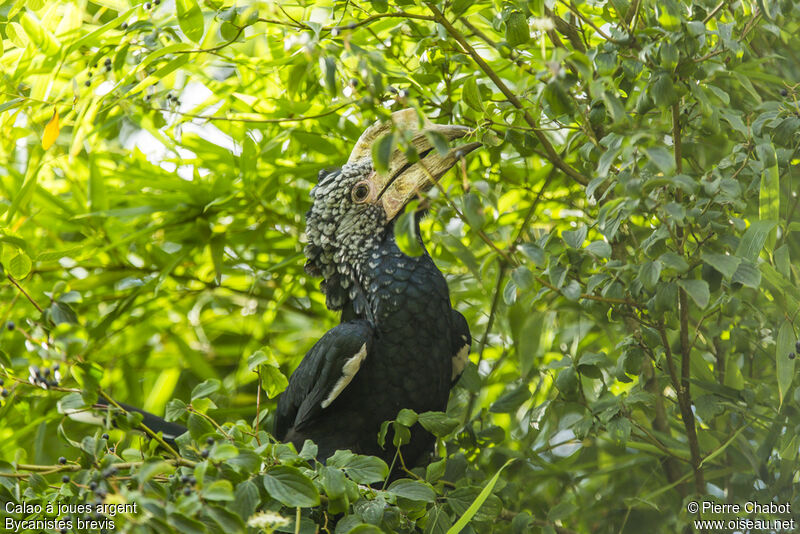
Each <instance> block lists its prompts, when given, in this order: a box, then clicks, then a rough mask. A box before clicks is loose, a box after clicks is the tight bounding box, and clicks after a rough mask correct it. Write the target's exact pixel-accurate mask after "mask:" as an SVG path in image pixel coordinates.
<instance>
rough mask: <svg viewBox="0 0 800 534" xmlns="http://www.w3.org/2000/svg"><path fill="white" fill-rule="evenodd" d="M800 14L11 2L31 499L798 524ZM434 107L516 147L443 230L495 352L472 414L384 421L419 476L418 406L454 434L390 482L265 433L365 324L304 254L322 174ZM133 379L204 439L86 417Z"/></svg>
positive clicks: (130, 396)
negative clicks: (300, 376) (740, 511)
mask: <svg viewBox="0 0 800 534" xmlns="http://www.w3.org/2000/svg"><path fill="white" fill-rule="evenodd" d="M798 15H800V11H799V8H798V7H797V6H796V5H795V4H793V3H791V2H788V1H773V0H764V1H761V0H759V1H758V2H746V1H741V2H740V1H736V2H732V3H726V2H720V3H717V2H716V0H714V1H708V0H692V1H689V0H683V1H678V0H667V1H659V2H655V1H641V0H634V1H633V2H628V1H627V0H611V1H604V0H600V1H597V2H594V3H574V2H572V1H571V0H563V1H562V0H558V1H554V0H547V1H544V2H542V1H531V2H506V3H502V4H496V3H493V2H487V1H482V0H479V1H475V2H467V1H463V0H456V1H455V2H452V3H439V4H436V3H424V4H422V5H417V4H415V3H413V2H408V1H405V0H396V1H392V2H388V1H386V0H380V1H378V0H376V1H372V2H370V3H364V4H363V5H362V4H359V3H355V2H310V1H308V2H306V1H300V2H299V3H296V4H286V3H267V2H265V3H259V2H255V3H245V4H238V3H237V4H232V3H229V2H220V3H213V2H203V3H199V2H197V1H196V0H175V1H174V2H167V1H163V2H162V1H160V0H151V1H150V2H147V3H144V4H129V3H128V2H125V1H110V0H104V1H88V2H54V1H46V0H37V1H27V2H25V1H22V0H14V1H7V2H4V3H2V4H0V17H2V22H3V26H2V29H0V31H1V32H2V36H3V40H2V41H0V43H1V44H2V47H0V51H2V57H0V64H1V65H0V67H1V70H2V72H3V75H2V81H0V83H1V84H2V91H3V95H4V96H3V99H2V100H1V101H0V121H2V129H3V132H5V135H4V136H3V137H2V139H0V158H1V159H0V161H2V162H3V164H2V165H0V221H2V226H0V244H2V253H1V254H0V264H2V274H3V283H2V284H1V285H0V320H2V322H3V323H4V324H7V328H6V330H5V331H4V332H3V333H2V334H0V349H1V351H0V376H1V377H2V380H3V385H2V388H3V398H2V406H1V407H0V459H2V460H3V461H2V462H0V500H2V501H3V502H14V503H21V502H26V503H29V504H41V505H42V506H45V505H46V504H47V503H60V504H72V505H78V504H82V503H90V504H93V503H96V502H100V503H118V504H120V503H136V504H137V506H138V509H137V512H136V513H122V514H120V515H117V516H115V517H113V520H114V524H115V528H117V529H120V530H123V531H126V532H150V531H158V532H162V531H164V532H169V531H180V532H206V531H210V532H219V531H226V532H241V531H244V530H246V529H247V530H249V531H258V530H263V531H267V532H269V531H273V530H276V531H281V532H298V531H299V532H314V531H315V530H316V529H320V530H321V531H324V532H336V533H345V532H352V533H367V532H379V531H385V532H412V531H422V532H426V533H440V532H447V533H448V534H450V533H454V532H458V531H460V532H471V531H475V532H490V531H496V532H509V531H511V532H528V531H531V530H533V531H536V530H539V531H542V532H553V531H557V532H589V531H614V532H639V531H643V530H647V531H652V532H659V531H663V532H675V531H679V530H682V529H684V528H685V527H686V526H687V525H688V524H689V522H690V521H691V520H692V519H694V517H695V516H693V515H691V514H689V513H688V512H687V511H686V503H687V502H689V501H692V500H695V501H696V500H709V501H718V502H728V503H744V502H746V501H757V502H769V501H771V500H775V501H776V502H789V503H791V504H792V507H793V509H795V510H800V497H798V491H797V484H796V481H797V477H798V468H797V465H798V463H797V455H798V447H799V446H800V444H799V443H798V438H797V436H798V435H799V434H800V428H798V427H799V425H800V413H798V410H797V403H798V400H800V390H798V388H797V387H796V380H795V379H794V375H795V361H796V359H795V353H796V352H797V351H798V350H800V349H796V348H795V342H796V338H797V335H798V325H797V313H796V312H797V310H798V305H799V304H800V302H799V301H800V290H798V287H800V285H799V284H798V274H799V273H798V272H797V268H796V264H797V258H798V257H800V242H798V240H797V232H798V231H799V230H800V223H798V222H797V221H795V220H794V218H795V217H796V209H797V199H798V197H797V194H796V189H797V182H795V179H796V178H797V174H798V169H797V165H798V161H800V156H798V142H799V141H800V140H799V139H798V135H797V132H798V126H800V115H799V114H798V113H799V112H800V110H799V109H798V101H797V96H798V88H797V86H796V85H794V84H793V83H792V82H791V81H792V80H797V79H799V78H800V63H798V59H797V54H796V50H798V49H800V41H799V40H798V39H799V38H798V35H799V34H800V32H798V30H800V17H799V16H798ZM409 106H412V107H416V108H418V109H419V110H421V111H422V112H424V113H425V114H427V115H428V116H429V117H431V118H432V119H433V120H435V121H439V122H449V121H452V122H454V123H459V124H466V125H470V126H472V127H474V128H475V130H476V133H475V134H474V136H475V138H477V139H479V140H481V141H482V142H483V143H484V149H483V150H481V151H478V152H476V153H474V154H472V155H470V157H469V158H468V160H467V161H466V162H464V163H463V165H462V166H461V167H460V169H458V170H457V171H456V172H453V173H451V176H450V177H448V178H446V179H445V180H444V182H443V183H442V184H441V185H442V187H441V188H439V189H435V190H434V191H433V192H432V193H431V195H430V198H429V199H428V200H427V202H428V203H429V204H430V205H431V212H432V216H430V217H428V218H427V219H425V221H424V223H423V227H422V233H423V236H422V237H423V239H424V241H425V242H426V244H427V248H428V250H429V252H430V253H431V255H432V256H433V257H434V258H435V260H436V262H437V264H438V265H439V267H440V268H441V269H442V270H443V272H445V273H447V276H448V278H449V284H450V289H451V296H452V299H453V301H454V302H455V303H456V307H457V308H458V309H459V310H460V311H461V312H462V313H464V314H465V316H466V317H467V319H468V321H469V323H470V325H471V328H472V331H473V334H474V337H475V338H476V340H477V341H476V343H475V345H474V346H473V351H474V352H473V354H472V355H471V357H470V358H471V362H470V364H469V365H468V367H467V369H466V371H465V373H464V375H463V376H462V378H461V380H460V382H459V384H458V386H457V387H456V389H455V390H454V394H453V396H452V399H451V403H450V406H449V408H448V413H447V414H434V413H427V414H415V413H413V412H409V411H403V412H401V413H400V414H398V418H397V420H395V421H394V422H390V423H387V428H388V425H392V426H393V429H394V434H393V436H394V443H385V446H386V447H394V448H398V447H399V451H400V453H399V454H398V455H397V457H396V463H397V464H398V465H401V464H402V441H403V437H404V436H405V435H407V429H408V427H409V426H411V425H414V424H421V425H422V426H424V427H425V428H427V429H429V430H430V431H432V432H433V433H434V434H436V435H437V436H438V437H439V438H440V439H439V442H438V446H437V454H438V456H437V457H436V458H435V459H434V460H433V461H432V462H431V463H430V464H429V465H427V466H422V467H417V468H414V469H413V470H410V471H405V472H404V473H405V476H404V477H402V478H399V479H397V480H393V481H388V480H386V477H387V475H388V473H389V466H387V465H386V464H385V463H383V462H382V461H381V460H379V459H377V458H371V457H364V456H359V455H355V454H352V453H348V452H340V453H337V455H336V456H334V457H333V458H331V460H330V461H329V462H328V463H327V465H321V464H318V463H317V462H315V461H314V460H313V457H314V452H315V447H314V445H313V444H311V443H307V444H306V446H305V447H304V448H303V450H302V451H295V450H293V448H292V447H291V446H289V445H285V444H280V443H275V442H274V440H273V439H272V438H271V437H270V436H269V435H268V434H267V433H266V432H265V431H264V429H267V428H269V427H270V424H271V408H272V407H273V406H274V397H275V396H276V395H277V394H278V393H280V391H281V390H282V389H283V388H284V387H285V385H286V376H287V375H288V374H289V373H290V371H291V370H292V369H293V368H294V367H295V366H296V365H297V363H298V362H299V359H300V358H301V357H302V355H303V354H304V353H305V351H306V349H307V348H309V347H310V346H311V344H312V343H313V342H314V340H316V339H318V338H319V337H320V336H321V335H322V333H323V332H325V331H326V330H327V329H328V328H330V327H331V326H333V325H334V324H335V321H336V317H334V316H333V315H332V314H331V313H329V312H327V311H326V310H325V307H324V299H323V298H322V296H321V295H320V293H319V291H318V290H317V288H316V286H317V281H315V280H312V279H309V278H308V277H307V276H306V275H305V274H304V272H303V269H302V263H303V261H302V240H301V234H302V229H303V217H302V215H303V213H304V212H305V210H306V209H307V207H308V204H309V201H308V196H307V195H308V191H309V189H310V188H311V186H312V184H313V183H314V181H315V179H316V175H317V173H318V171H319V170H320V169H323V168H330V167H334V166H337V165H340V164H341V163H342V162H343V161H344V160H345V158H346V154H347V153H348V151H349V149H350V147H352V145H353V143H354V142H355V140H356V139H357V137H358V135H359V134H360V132H361V131H362V130H363V128H364V127H365V126H366V125H367V124H369V123H371V122H372V121H374V120H378V119H382V118H386V117H387V116H388V114H389V113H390V111H391V110H394V109H400V108H404V107H409ZM437 141H439V142H440V141H441V140H437ZM393 144H398V145H399V146H400V147H401V148H404V149H406V150H408V147H404V145H403V139H402V136H401V135H400V132H395V133H393V134H392V135H389V136H387V137H386V138H384V139H382V140H381V142H380V143H378V144H377V145H376V148H375V153H374V154H373V157H374V159H375V163H376V165H378V166H380V164H381V161H382V160H384V159H385V154H387V153H388V152H389V151H390V150H391V148H392V146H393ZM409 220H410V219H403V221H404V222H408V221H409ZM413 231H414V225H413V224H399V225H398V232H399V236H398V237H399V239H400V242H402V243H407V244H409V245H408V246H409V247H413V246H414V245H416V243H417V241H416V238H415V236H413V235H409V232H413ZM410 252H415V251H411V250H410ZM417 252H418V251H417ZM56 365H57V366H58V367H56ZM29 375H30V377H29ZM62 375H63V376H62ZM106 394H108V395H111V396H112V397H113V398H115V399H118V400H124V401H125V402H128V403H130V404H134V405H138V406H142V407H144V408H146V409H148V410H150V411H154V412H157V413H164V412H166V414H167V416H168V417H169V418H170V419H180V420H182V421H184V422H185V423H186V424H187V426H188V427H189V429H190V434H189V435H187V436H185V437H184V438H182V439H181V440H180V442H179V446H178V448H177V450H175V449H171V450H170V449H166V448H164V447H159V441H158V440H157V439H156V440H146V439H139V438H135V437H134V435H133V433H132V432H130V430H131V429H136V428H138V429H142V424H141V418H140V417H137V416H136V415H135V414H119V415H118V416H117V418H116V427H115V428H113V429H112V428H109V429H107V430H100V431H98V432H97V433H94V434H92V433H91V432H93V431H89V432H90V433H89V435H87V427H86V426H83V425H80V424H79V423H75V422H72V421H69V420H67V419H66V418H65V417H64V415H63V413H64V412H66V411H69V410H76V409H78V410H80V409H81V408H82V407H84V406H85V405H87V404H90V403H92V402H94V400H95V399H96V398H97V396H98V395H106ZM256 412H258V413H256ZM404 429H405V432H404ZM384 430H386V429H384ZM106 432H107V434H105V433H106ZM56 436H57V437H56ZM376 438H377V437H376ZM383 438H385V435H384V436H383ZM62 456H63V458H64V461H63V462H61V461H59V460H58V459H59V457H62ZM511 460H513V461H512V462H511V463H510V464H509V461H511ZM407 467H409V468H411V466H407ZM62 477H63V478H62ZM7 513H8V512H7V510H5V509H4V510H3V511H2V512H0V514H7ZM70 515H71V516H72V517H78V516H80V517H83V516H81V515H80V514H79V513H78V512H71V513H67V514H65V516H64V517H68V516H70ZM90 515H91V514H90ZM702 515H704V517H708V514H702ZM11 516H12V517H13V518H14V519H15V520H23V519H37V518H38V519H42V518H45V517H50V518H52V517H53V514H50V515H48V513H47V512H46V511H41V512H36V511H33V512H31V511H25V510H20V511H14V512H13V513H11ZM106 516H108V514H106ZM724 517H728V516H724ZM107 518H108V517H106V519H107ZM781 518H783V519H786V517H781ZM103 519H104V518H103V517H100V518H97V520H98V521H101V520H103ZM298 520H299V524H296V523H297V521H298ZM246 525H249V526H246ZM73 526H74V525H73Z"/></svg>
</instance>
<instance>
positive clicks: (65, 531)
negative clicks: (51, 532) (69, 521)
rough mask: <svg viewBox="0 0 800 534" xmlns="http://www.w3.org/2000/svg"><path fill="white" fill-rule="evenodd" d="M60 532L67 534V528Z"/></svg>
mask: <svg viewBox="0 0 800 534" xmlns="http://www.w3.org/2000/svg"><path fill="white" fill-rule="evenodd" d="M59 532H60V533H61V534H67V529H65V528H62V529H61V530H59Z"/></svg>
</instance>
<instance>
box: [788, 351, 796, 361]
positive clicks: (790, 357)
mask: <svg viewBox="0 0 800 534" xmlns="http://www.w3.org/2000/svg"><path fill="white" fill-rule="evenodd" d="M794 357H795V353H794V352H790V353H789V359H790V360H794Z"/></svg>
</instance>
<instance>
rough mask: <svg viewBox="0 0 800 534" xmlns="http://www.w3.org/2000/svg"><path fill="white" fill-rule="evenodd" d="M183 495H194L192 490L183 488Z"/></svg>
mask: <svg viewBox="0 0 800 534" xmlns="http://www.w3.org/2000/svg"><path fill="white" fill-rule="evenodd" d="M183 494H184V495H191V494H192V488H183Z"/></svg>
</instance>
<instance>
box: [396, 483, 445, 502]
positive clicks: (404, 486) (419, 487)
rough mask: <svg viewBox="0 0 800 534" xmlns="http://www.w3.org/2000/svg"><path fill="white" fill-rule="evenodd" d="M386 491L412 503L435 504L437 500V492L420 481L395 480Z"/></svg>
mask: <svg viewBox="0 0 800 534" xmlns="http://www.w3.org/2000/svg"><path fill="white" fill-rule="evenodd" d="M386 491H388V492H389V493H391V494H392V495H396V496H397V497H403V498H405V499H410V500H412V501H423V502H433V501H435V500H436V492H435V491H433V488H432V487H431V486H430V485H429V484H427V483H425V482H420V481H418V480H409V479H404V478H401V479H400V480H395V481H394V482H392V484H391V485H390V486H389V488H388V489H387V490H386Z"/></svg>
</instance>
